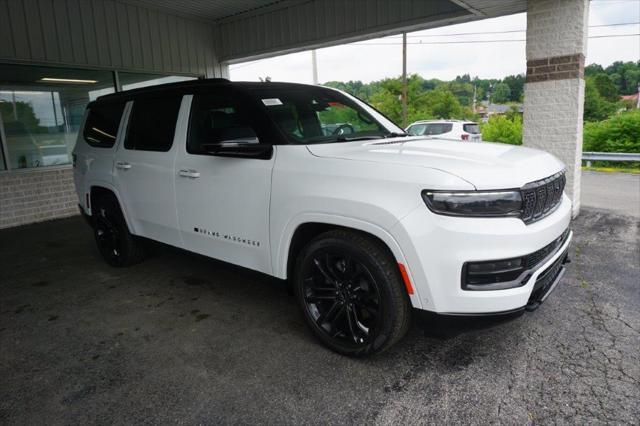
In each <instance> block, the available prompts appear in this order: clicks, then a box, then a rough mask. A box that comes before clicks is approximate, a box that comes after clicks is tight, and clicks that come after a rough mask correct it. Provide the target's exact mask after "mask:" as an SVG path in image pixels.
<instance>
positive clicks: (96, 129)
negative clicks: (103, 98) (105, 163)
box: [82, 103, 124, 148]
mask: <svg viewBox="0 0 640 426" xmlns="http://www.w3.org/2000/svg"><path fill="white" fill-rule="evenodd" d="M122 111H124V103H103V104H95V105H93V106H91V108H90V109H89V115H88V116H87V121H86V123H85V125H84V131H83V132H82V136H83V137H84V140H85V141H86V142H87V143H88V144H89V145H91V146H93V147H96V148H111V147H112V146H113V144H114V143H115V142H116V136H117V134H118V126H119V125H120V118H122Z"/></svg>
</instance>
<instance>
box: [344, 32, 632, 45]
mask: <svg viewBox="0 0 640 426" xmlns="http://www.w3.org/2000/svg"><path fill="white" fill-rule="evenodd" d="M639 35H640V33H634V34H606V35H599V36H589V38H611V37H632V36H639ZM523 41H527V40H526V39H510V40H457V41H424V42H422V41H419V42H415V41H413V42H408V43H407V44H413V45H421V44H424V45H426V44H476V43H510V42H523ZM401 44H402V43H395V42H392V43H352V45H356V46H398V45H401Z"/></svg>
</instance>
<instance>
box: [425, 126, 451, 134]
mask: <svg viewBox="0 0 640 426" xmlns="http://www.w3.org/2000/svg"><path fill="white" fill-rule="evenodd" d="M452 128H453V124H451V123H429V124H427V125H426V127H425V131H424V133H423V135H441V134H443V133H447V132H450V131H451V129H452Z"/></svg>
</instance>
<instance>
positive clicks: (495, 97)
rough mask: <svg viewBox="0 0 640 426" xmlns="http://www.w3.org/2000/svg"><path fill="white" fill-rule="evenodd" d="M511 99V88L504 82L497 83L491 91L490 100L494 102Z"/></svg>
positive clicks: (503, 101)
mask: <svg viewBox="0 0 640 426" xmlns="http://www.w3.org/2000/svg"><path fill="white" fill-rule="evenodd" d="M509 100H511V89H510V88H509V85H508V84H506V83H498V84H496V86H495V87H494V88H493V91H492V92H491V102H493V103H494V104H504V103H507V102H509Z"/></svg>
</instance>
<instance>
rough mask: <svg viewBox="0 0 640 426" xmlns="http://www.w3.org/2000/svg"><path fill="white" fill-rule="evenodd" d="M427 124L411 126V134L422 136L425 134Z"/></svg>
mask: <svg viewBox="0 0 640 426" xmlns="http://www.w3.org/2000/svg"><path fill="white" fill-rule="evenodd" d="M425 127H426V126H425V125H424V124H416V125H414V126H411V127H409V131H408V132H407V133H409V134H410V135H411V136H421V135H422V134H424V128H425Z"/></svg>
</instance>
